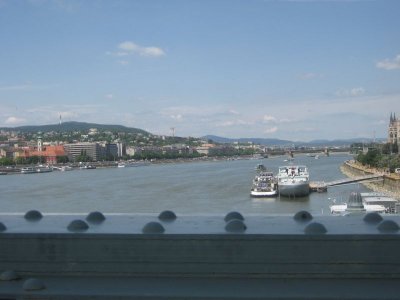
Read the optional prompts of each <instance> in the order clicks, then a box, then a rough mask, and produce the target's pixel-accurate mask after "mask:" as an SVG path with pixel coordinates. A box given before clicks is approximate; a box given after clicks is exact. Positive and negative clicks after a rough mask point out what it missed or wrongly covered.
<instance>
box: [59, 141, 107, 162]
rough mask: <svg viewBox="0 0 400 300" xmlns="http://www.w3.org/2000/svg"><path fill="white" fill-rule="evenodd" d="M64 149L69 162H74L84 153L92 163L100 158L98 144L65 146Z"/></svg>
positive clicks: (86, 143)
mask: <svg viewBox="0 0 400 300" xmlns="http://www.w3.org/2000/svg"><path fill="white" fill-rule="evenodd" d="M64 149H65V153H66V154H67V155H68V159H69V160H70V161H75V159H76V158H77V157H78V156H80V155H82V154H84V153H85V154H86V155H88V156H89V157H90V158H91V159H92V160H94V161H98V160H99V159H100V156H101V147H100V145H99V144H98V143H89V142H84V143H74V144H65V145H64Z"/></svg>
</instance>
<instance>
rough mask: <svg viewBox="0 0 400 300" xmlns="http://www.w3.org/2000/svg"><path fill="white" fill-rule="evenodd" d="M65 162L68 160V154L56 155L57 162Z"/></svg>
mask: <svg viewBox="0 0 400 300" xmlns="http://www.w3.org/2000/svg"><path fill="white" fill-rule="evenodd" d="M67 162H69V159H68V156H57V163H58V164H65V163H67Z"/></svg>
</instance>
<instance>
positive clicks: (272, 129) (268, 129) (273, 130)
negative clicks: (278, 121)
mask: <svg viewBox="0 0 400 300" xmlns="http://www.w3.org/2000/svg"><path fill="white" fill-rule="evenodd" d="M277 131H278V127H276V126H274V127H271V128H267V129H265V130H264V133H275V132H277Z"/></svg>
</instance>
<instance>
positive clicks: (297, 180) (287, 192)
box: [277, 166, 310, 197]
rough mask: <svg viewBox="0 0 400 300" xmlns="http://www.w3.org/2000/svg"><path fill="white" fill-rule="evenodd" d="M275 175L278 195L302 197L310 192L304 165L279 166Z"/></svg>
mask: <svg viewBox="0 0 400 300" xmlns="http://www.w3.org/2000/svg"><path fill="white" fill-rule="evenodd" d="M277 177H278V189H279V195H281V196H287V197H303V196H307V195H308V194H310V181H309V174H308V170H307V167H306V166H282V167H279V172H278V176H277Z"/></svg>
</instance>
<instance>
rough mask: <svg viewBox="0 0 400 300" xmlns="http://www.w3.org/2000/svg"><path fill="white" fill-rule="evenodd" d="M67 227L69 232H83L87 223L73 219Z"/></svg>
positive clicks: (86, 228) (86, 227)
mask: <svg viewBox="0 0 400 300" xmlns="http://www.w3.org/2000/svg"><path fill="white" fill-rule="evenodd" d="M67 228H68V230H69V231H71V232H85V231H86V230H88V229H89V225H88V224H87V223H86V222H85V221H83V220H74V221H72V222H71V223H69V225H68V227H67Z"/></svg>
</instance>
